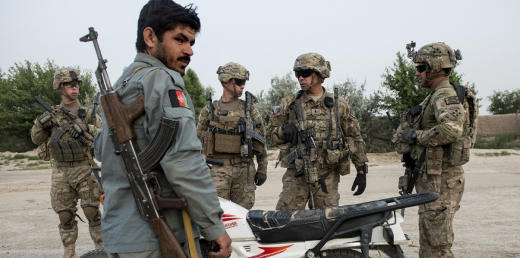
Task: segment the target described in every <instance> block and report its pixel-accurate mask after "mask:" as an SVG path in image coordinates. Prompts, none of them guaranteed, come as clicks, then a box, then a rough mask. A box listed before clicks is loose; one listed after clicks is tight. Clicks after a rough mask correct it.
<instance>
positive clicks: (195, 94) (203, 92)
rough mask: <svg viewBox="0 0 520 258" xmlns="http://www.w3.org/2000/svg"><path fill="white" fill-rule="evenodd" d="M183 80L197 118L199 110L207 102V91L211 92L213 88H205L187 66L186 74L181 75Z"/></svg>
mask: <svg viewBox="0 0 520 258" xmlns="http://www.w3.org/2000/svg"><path fill="white" fill-rule="evenodd" d="M182 79H183V80H184V85H185V86H186V89H187V90H188V93H189V94H190V97H191V100H192V101H193V106H194V108H195V118H196V119H198V118H199V114H200V110H201V109H202V108H203V107H204V106H205V105H206V103H207V99H206V96H207V93H208V92H211V93H213V89H211V88H210V87H208V88H205V87H203V86H202V84H201V83H200V80H199V76H197V74H196V73H195V71H193V70H192V69H191V68H188V70H187V71H186V74H185V75H184V76H183V77H182Z"/></svg>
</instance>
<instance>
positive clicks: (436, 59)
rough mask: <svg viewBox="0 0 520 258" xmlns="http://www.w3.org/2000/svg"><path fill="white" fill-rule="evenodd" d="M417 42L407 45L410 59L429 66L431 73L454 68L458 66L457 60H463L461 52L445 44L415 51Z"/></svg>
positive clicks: (432, 44) (427, 46)
mask: <svg viewBox="0 0 520 258" xmlns="http://www.w3.org/2000/svg"><path fill="white" fill-rule="evenodd" d="M414 47H415V42H413V41H412V42H411V43H410V44H407V45H406V49H407V50H408V57H409V58H411V59H412V61H413V62H414V63H416V64H427V65H428V68H427V69H429V71H430V72H433V73H435V72H440V71H441V70H442V69H445V68H450V69H452V68H454V67H455V66H456V65H457V60H462V55H461V54H460V50H458V49H457V50H455V51H453V49H451V47H450V46H448V45H446V44H445V43H444V42H437V43H431V44H428V45H425V46H423V47H421V48H420V49H419V51H414V49H413V48H414Z"/></svg>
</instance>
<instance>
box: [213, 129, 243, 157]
mask: <svg viewBox="0 0 520 258" xmlns="http://www.w3.org/2000/svg"><path fill="white" fill-rule="evenodd" d="M241 139H242V136H241V135H233V134H220V133H216V134H215V153H240V145H241Z"/></svg>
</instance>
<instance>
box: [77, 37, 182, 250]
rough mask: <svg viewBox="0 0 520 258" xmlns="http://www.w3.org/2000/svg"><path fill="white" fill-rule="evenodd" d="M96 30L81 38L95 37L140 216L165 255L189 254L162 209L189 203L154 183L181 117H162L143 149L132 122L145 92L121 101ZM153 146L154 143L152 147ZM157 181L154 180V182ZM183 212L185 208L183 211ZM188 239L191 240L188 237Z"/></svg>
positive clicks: (101, 79)
mask: <svg viewBox="0 0 520 258" xmlns="http://www.w3.org/2000/svg"><path fill="white" fill-rule="evenodd" d="M97 36H98V34H97V32H96V31H95V30H94V28H92V27H90V28H89V34H87V35H85V36H83V37H81V38H80V41H82V42H88V41H92V43H93V44H94V49H95V50H96V54H97V58H98V67H97V69H96V78H97V81H98V85H99V88H100V92H101V106H102V107H103V112H104V114H105V118H106V121H107V126H108V128H109V130H110V135H111V139H112V142H113V144H114V147H115V149H116V154H119V155H121V158H122V159H123V163H124V164H125V167H126V171H127V176H128V181H129V183H130V187H131V189H132V193H133V195H134V198H135V201H136V204H137V208H138V210H139V213H140V215H141V217H142V218H143V219H144V220H146V221H147V222H148V223H149V224H150V226H151V228H152V230H153V231H154V232H155V233H156V234H157V237H158V238H159V245H160V248H161V253H162V256H163V257H169V258H173V257H182V258H184V257H186V255H185V254H184V252H183V248H182V247H181V246H180V244H179V242H178V241H177V239H176V238H175V236H174V234H173V232H172V231H171V229H170V227H169V226H168V224H167V223H166V222H165V220H164V219H163V217H162V216H161V214H160V213H159V212H160V211H161V210H163V209H182V208H185V207H186V205H187V204H186V200H185V199H183V198H168V197H161V196H159V195H157V194H156V193H155V192H154V190H153V187H154V186H156V185H157V181H156V180H157V179H156V178H155V176H154V173H155V172H152V169H153V168H154V167H156V166H157V164H158V162H159V161H160V159H161V158H162V157H163V155H164V153H165V152H166V150H167V149H168V148H169V146H170V145H171V144H172V143H173V141H174V140H175V138H174V137H175V135H176V131H177V128H178V126H179V124H178V121H174V120H169V119H166V118H162V119H161V122H160V126H159V129H158V132H157V135H156V136H155V138H154V139H153V140H152V142H151V143H150V144H149V146H148V147H147V148H146V149H145V150H144V151H142V152H139V148H138V145H137V141H136V135H135V133H134V131H133V129H132V124H133V122H134V121H135V120H136V119H137V118H138V117H140V116H141V115H142V114H143V113H144V95H143V94H141V95H139V96H138V97H137V99H136V100H135V101H134V102H133V103H131V104H127V105H125V104H122V103H121V100H120V98H119V95H118V94H117V93H116V92H115V91H114V89H113V88H112V85H111V84H110V80H109V78H108V73H107V70H106V62H107V61H106V60H105V59H103V57H102V55H101V50H100V49H99V44H98V41H97ZM151 146H153V147H151ZM154 183H155V184H154ZM183 213H184V212H183ZM187 241H189V240H188V239H187Z"/></svg>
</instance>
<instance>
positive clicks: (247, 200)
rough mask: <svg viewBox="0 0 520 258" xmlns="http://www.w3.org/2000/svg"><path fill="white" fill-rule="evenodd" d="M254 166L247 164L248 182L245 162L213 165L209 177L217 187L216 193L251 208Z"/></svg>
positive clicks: (253, 200)
mask: <svg viewBox="0 0 520 258" xmlns="http://www.w3.org/2000/svg"><path fill="white" fill-rule="evenodd" d="M255 174H256V170H255V166H254V163H253V162H251V164H250V166H249V182H248V181H247V163H238V164H233V165H224V166H213V167H212V168H211V177H212V178H213V183H214V184H215V187H216V188H217V195H218V196H219V197H221V198H224V199H227V200H230V201H232V202H234V203H236V204H239V205H240V206H242V207H244V208H246V209H251V208H252V207H253V205H254V204H255V190H256V185H255V183H254V179H255Z"/></svg>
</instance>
